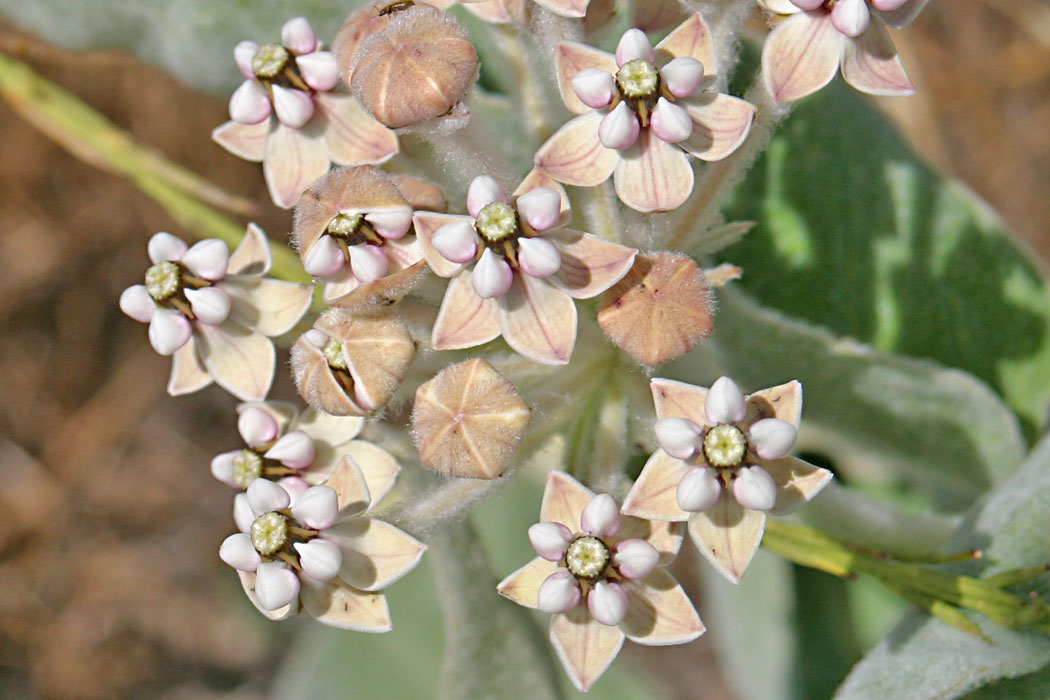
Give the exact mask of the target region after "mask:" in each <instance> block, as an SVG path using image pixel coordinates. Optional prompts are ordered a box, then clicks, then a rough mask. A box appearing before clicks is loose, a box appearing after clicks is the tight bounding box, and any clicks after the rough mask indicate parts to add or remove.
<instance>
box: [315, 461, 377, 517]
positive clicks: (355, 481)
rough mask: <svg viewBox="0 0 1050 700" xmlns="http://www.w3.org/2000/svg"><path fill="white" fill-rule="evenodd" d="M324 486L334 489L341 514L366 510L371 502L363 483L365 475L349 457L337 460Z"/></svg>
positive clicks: (366, 486) (345, 514)
mask: <svg viewBox="0 0 1050 700" xmlns="http://www.w3.org/2000/svg"><path fill="white" fill-rule="evenodd" d="M323 483H324V484H325V485H326V486H331V487H332V488H333V489H335V492H336V495H338V497H339V513H340V514H341V515H344V516H347V515H358V514H360V513H364V512H365V511H366V510H368V507H369V505H370V504H371V503H372V495H371V494H370V493H369V492H368V484H367V483H365V475H364V474H362V473H361V470H360V469H359V468H358V467H357V465H356V464H355V463H354V460H353V459H351V458H350V457H343V458H342V459H341V460H339V463H338V464H337V465H336V467H335V469H333V470H332V472H331V473H330V474H329V475H328V477H327V478H326V479H325V480H324V482H323Z"/></svg>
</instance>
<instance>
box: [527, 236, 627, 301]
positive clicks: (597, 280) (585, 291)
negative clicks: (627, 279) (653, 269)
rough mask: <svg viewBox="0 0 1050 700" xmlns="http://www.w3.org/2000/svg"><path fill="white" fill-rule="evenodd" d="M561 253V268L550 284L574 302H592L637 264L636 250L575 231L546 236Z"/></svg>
mask: <svg viewBox="0 0 1050 700" xmlns="http://www.w3.org/2000/svg"><path fill="white" fill-rule="evenodd" d="M545 235H546V236H547V238H549V239H550V240H551V242H553V243H554V245H556V246H557V247H558V252H559V253H561V268H560V269H559V270H558V272H556V273H555V274H554V275H552V276H551V277H549V278H547V279H548V281H549V282H550V283H551V284H553V285H554V286H555V287H557V288H558V289H561V290H562V291H564V292H565V293H566V294H568V295H569V296H571V297H573V298H575V299H590V298H591V297H593V296H597V295H598V294H601V293H602V292H604V291H605V290H606V289H608V288H609V287H611V286H613V285H614V284H616V283H617V282H619V281H620V280H621V279H622V278H623V276H624V275H626V274H627V271H628V270H630V269H631V265H633V264H634V257H635V255H637V254H638V251H636V250H635V249H634V248H628V247H626V246H622V245H618V244H616V243H610V242H609V241H604V240H602V239H601V238H598V237H597V236H592V235H591V234H589V233H583V232H582V231H574V230H572V229H556V230H553V231H549V232H548V233H546V234H545Z"/></svg>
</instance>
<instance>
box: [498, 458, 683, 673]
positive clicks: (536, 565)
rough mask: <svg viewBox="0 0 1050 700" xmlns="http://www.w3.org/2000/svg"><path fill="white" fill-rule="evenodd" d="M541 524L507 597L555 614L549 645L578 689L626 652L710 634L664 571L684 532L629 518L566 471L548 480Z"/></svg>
mask: <svg viewBox="0 0 1050 700" xmlns="http://www.w3.org/2000/svg"><path fill="white" fill-rule="evenodd" d="M540 520H541V522H540V523H538V524H536V525H533V526H532V527H531V528H529V540H530V541H531V543H532V546H533V548H534V549H535V550H536V553H537V554H539V557H537V558H536V559H533V560H532V561H531V562H529V563H528V564H526V565H525V566H523V567H522V568H520V569H518V570H517V571H515V572H514V573H512V574H511V575H510V576H508V577H507V578H505V579H504V580H503V581H502V582H501V583H500V584H499V586H498V587H497V589H498V590H499V592H500V595H503V596H504V597H506V598H510V599H511V600H513V601H514V602H515V603H518V604H519V605H524V606H525V607H529V608H539V609H540V610H543V611H544V612H549V613H552V614H553V617H552V618H551V624H550V639H551V644H553V645H554V649H555V651H556V652H557V653H558V658H560V659H561V662H562V665H563V666H564V667H565V670H566V672H567V673H568V674H569V678H570V679H571V680H572V682H573V684H574V685H575V686H576V687H577V688H579V689H580V690H582V691H586V690H587V689H588V688H590V686H591V684H592V683H594V681H596V680H597V679H598V677H599V676H601V675H602V673H604V672H605V669H606V668H608V666H609V664H610V663H612V660H613V659H614V658H615V657H616V654H617V653H619V651H620V647H621V646H622V645H623V640H624V637H626V638H627V639H630V640H631V641H632V642H637V643H638V644H645V645H650V646H664V645H667V644H684V643H686V642H690V641H692V640H694V639H696V638H697V637H699V636H700V635H701V634H703V632H704V625H703V623H702V622H701V621H700V616H699V615H697V613H696V609H695V608H694V607H693V604H692V603H691V602H689V598H688V597H687V596H686V594H685V591H683V590H682V587H681V586H680V585H678V582H677V581H676V580H675V579H674V577H673V576H671V574H669V573H667V571H666V570H665V569H664V568H663V567H664V566H666V565H667V564H669V563H670V562H671V560H673V559H674V557H675V555H676V554H677V553H678V549H679V548H680V547H681V545H682V526H681V525H680V524H678V523H671V522H666V521H664V522H660V521H656V522H652V521H647V520H641V519H639V518H632V517H622V516H621V514H620V510H619V509H618V508H617V507H616V502H615V501H614V500H613V499H612V497H611V496H609V495H608V494H600V495H595V494H594V493H593V492H592V491H591V490H590V489H588V488H586V487H585V486H583V485H582V484H580V483H579V482H578V481H576V480H575V479H573V478H572V477H571V476H569V475H568V474H565V473H564V472H559V471H553V472H551V473H550V475H549V476H548V477H547V487H546V489H545V490H544V492H543V504H542V505H541V507H540Z"/></svg>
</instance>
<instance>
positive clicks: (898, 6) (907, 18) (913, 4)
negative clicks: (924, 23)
mask: <svg viewBox="0 0 1050 700" xmlns="http://www.w3.org/2000/svg"><path fill="white" fill-rule="evenodd" d="M927 2H929V0H907V2H899V1H896V2H894V1H892V0H883V1H882V2H879V0H874V2H872V6H874V7H875V9H877V10H881V12H879V17H880V18H881V19H882V21H883V22H885V23H886V24H888V25H889V26H891V27H893V28H894V29H900V28H901V27H906V26H908V25H909V24H911V23H912V21H913V20H914V19H915V18H916V17H917V16H918V14H919V13H920V12H922V8H924V7H926V3H927ZM880 5H881V7H880ZM883 8H886V9H883ZM890 8H892V9H890Z"/></svg>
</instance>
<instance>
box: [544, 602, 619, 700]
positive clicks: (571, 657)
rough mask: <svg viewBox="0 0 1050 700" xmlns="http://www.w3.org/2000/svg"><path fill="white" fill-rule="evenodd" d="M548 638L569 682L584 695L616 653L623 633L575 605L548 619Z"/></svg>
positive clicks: (582, 607)
mask: <svg viewBox="0 0 1050 700" xmlns="http://www.w3.org/2000/svg"><path fill="white" fill-rule="evenodd" d="M550 638H551V644H552V645H553V646H554V651H555V652H557V654H558V659H560V660H561V663H562V666H564V667H565V672H566V673H568V674H569V680H571V681H572V684H573V685H574V686H576V687H577V688H578V689H579V690H580V691H581V692H587V690H588V689H589V688H590V687H591V685H592V684H593V683H594V682H595V681H596V680H598V678H599V677H600V676H601V675H602V674H603V673H605V669H607V668H609V664H611V663H612V660H613V659H615V658H616V655H617V654H618V653H620V647H621V646H623V638H624V634H623V632H621V631H620V628H619V627H608V626H606V625H603V624H602V623H600V622H598V621H597V620H595V619H594V618H592V617H591V615H590V613H589V612H587V607H586V606H584V605H579V606H577V607H576V608H575V609H573V610H570V611H569V612H567V613H565V614H564V615H554V616H553V617H551V628H550Z"/></svg>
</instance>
